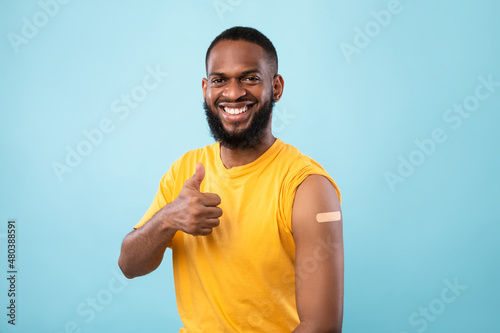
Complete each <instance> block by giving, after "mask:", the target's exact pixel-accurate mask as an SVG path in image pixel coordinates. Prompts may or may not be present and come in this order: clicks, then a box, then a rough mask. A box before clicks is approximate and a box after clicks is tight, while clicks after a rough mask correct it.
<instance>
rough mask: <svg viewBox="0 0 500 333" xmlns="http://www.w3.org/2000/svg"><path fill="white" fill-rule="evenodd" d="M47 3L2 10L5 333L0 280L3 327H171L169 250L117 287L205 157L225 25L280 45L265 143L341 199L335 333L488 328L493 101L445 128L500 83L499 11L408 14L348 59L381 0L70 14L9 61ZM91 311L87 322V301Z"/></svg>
mask: <svg viewBox="0 0 500 333" xmlns="http://www.w3.org/2000/svg"><path fill="white" fill-rule="evenodd" d="M42 2H43V3H45V2H50V1H49V0H42ZM222 4H226V7H225V9H226V11H223V12H222V11H220V12H217V10H216V7H217V6H223V5H222ZM40 6H41V5H40V4H39V3H38V2H37V1H31V0H30V1H2V3H1V5H0V17H1V20H0V33H1V35H2V38H1V39H0V48H1V49H0V52H1V59H2V61H1V72H0V75H1V90H0V97H1V98H0V110H1V118H0V119H1V120H0V135H1V140H0V145H1V163H0V186H1V188H0V191H1V192H0V221H1V229H0V241H1V243H0V248H1V251H0V262H1V266H0V267H1V269H2V274H1V276H4V275H5V274H6V273H5V272H6V270H7V268H6V267H7V266H6V264H7V258H6V257H7V255H6V232H7V230H6V225H7V220H8V219H15V220H16V221H17V225H18V261H17V264H18V270H19V274H18V281H17V283H18V285H17V288H18V292H19V293H18V295H19V297H18V299H17V306H18V308H17V315H18V317H17V325H16V326H15V327H11V325H8V324H7V317H6V316H5V313H6V312H7V310H6V306H7V304H8V303H7V302H8V298H7V295H6V294H7V289H8V286H7V281H6V279H5V278H2V279H1V282H0V295H1V298H0V305H1V307H0V308H1V309H3V310H1V311H0V315H1V316H0V318H2V319H1V324H0V327H1V331H3V332H41V333H42V332H50V333H60V332H70V331H71V330H66V331H65V326H66V325H68V327H70V326H71V325H76V326H77V327H78V329H80V330H81V332H106V333H107V332H177V331H178V329H179V327H180V326H181V322H180V320H179V318H178V315H177V308H176V303H175V295H174V292H173V287H174V286H173V278H172V270H171V258H170V256H169V254H168V253H167V255H166V258H165V259H164V261H163V263H162V265H161V266H160V268H159V269H158V270H156V271H155V272H153V273H152V274H150V275H148V276H145V277H141V278H137V279H134V280H129V281H127V282H120V281H121V280H117V279H116V277H115V274H116V273H118V272H119V269H118V266H117V258H118V255H119V251H120V245H121V241H122V239H123V237H124V236H125V235H126V234H127V233H128V232H129V231H130V230H131V228H132V226H133V225H134V224H135V223H136V222H137V221H138V220H139V219H140V218H141V216H142V214H143V213H144V212H145V210H146V209H147V207H148V206H149V204H150V202H151V200H152V198H153V196H154V194H155V192H156V190H157V187H158V182H159V180H160V177H161V176H162V175H163V173H164V172H165V171H166V170H167V169H168V168H169V167H170V164H171V163H172V162H173V161H175V160H176V159H177V158H178V157H180V156H181V154H183V153H184V152H186V151H187V150H190V149H193V148H197V147H200V146H203V145H206V144H210V143H212V142H213V141H212V139H211V137H210V135H209V132H208V129H207V125H206V121H205V117H204V114H203V110H202V107H201V103H202V94H201V79H202V77H204V75H205V73H204V55H205V51H206V48H207V47H208V45H209V44H210V42H211V40H212V39H213V38H214V37H215V36H216V35H217V34H219V33H220V32H221V31H223V30H224V29H226V28H228V27H231V26H234V25H244V26H253V27H255V28H257V29H259V30H261V31H262V32H263V33H265V34H266V35H267V36H268V37H269V38H270V39H271V40H272V41H273V43H274V44H275V46H276V48H277V51H278V55H279V61H280V64H279V66H280V68H279V72H280V73H281V74H282V75H283V77H284V79H285V91H284V96H283V98H282V100H281V101H280V102H279V103H278V104H277V105H276V109H275V121H274V125H275V135H276V136H278V137H280V138H281V139H282V140H283V141H285V142H288V143H290V144H292V145H295V146H296V147H298V148H299V149H300V150H301V151H302V152H303V153H305V154H307V155H309V156H311V157H313V158H314V159H316V160H317V161H318V162H320V163H321V164H322V165H323V166H324V167H325V169H326V170H327V171H328V172H329V173H330V174H331V175H332V176H333V178H334V179H335V180H336V181H337V183H338V185H339V187H340V189H341V192H342V195H343V197H342V198H343V201H342V203H343V205H342V208H343V212H344V240H345V260H346V271H345V315H344V332H348V333H351V332H352V333H357V332H375V333H378V332H384V333H402V332H407V333H413V332H429V333H430V332H493V331H495V330H496V329H497V327H498V324H497V320H494V318H496V317H498V311H499V307H498V299H499V298H500V292H499V287H498V281H499V278H500V266H499V265H498V262H499V248H500V246H499V245H498V239H499V231H500V227H499V222H500V218H499V217H498V216H499V214H498V212H497V211H496V207H497V206H496V205H497V204H498V203H497V201H498V199H499V195H498V188H499V186H500V178H499V176H498V170H500V159H499V143H500V131H499V130H498V128H499V127H498V124H499V121H500V112H499V111H500V109H499V106H500V87H495V91H493V92H491V93H490V96H489V97H488V98H486V99H484V100H482V101H480V105H479V106H478V107H477V109H476V110H475V111H473V112H471V114H470V116H469V117H468V118H466V119H463V121H462V123H461V125H460V126H459V127H458V128H456V129H454V128H453V127H452V125H453V124H454V123H453V122H447V121H445V119H444V118H443V116H444V115H445V113H446V111H447V109H449V108H451V107H453V105H454V104H455V103H462V102H463V101H464V99H466V98H467V97H468V96H470V95H473V94H474V93H475V89H476V87H477V86H478V85H479V84H480V81H479V79H478V78H479V77H481V76H482V77H483V78H485V79H487V78H488V77H489V76H491V77H492V80H493V81H495V82H500V63H499V60H498V59H500V42H499V39H498V38H499V37H498V36H499V35H498V34H499V32H500V24H499V22H500V21H499V18H500V2H498V1H494V0H489V1H487V0H482V1H472V0H466V1H460V2H456V1H439V2H436V1H429V0H414V1H410V0H401V2H400V9H402V11H400V12H399V13H398V14H393V15H392V17H391V20H390V22H389V23H388V24H386V26H385V27H381V28H380V31H379V32H377V31H376V30H372V32H371V34H372V35H373V36H374V37H372V38H370V39H371V42H370V43H369V45H367V46H366V47H364V48H360V49H359V53H355V54H353V55H352V57H350V58H349V57H346V56H345V55H344V54H343V52H342V50H341V47H340V46H341V43H343V42H344V43H349V44H351V45H354V39H355V35H356V32H355V28H356V27H359V28H360V29H365V27H366V25H368V27H370V24H372V23H370V22H371V21H374V18H373V16H372V14H371V12H372V11H376V12H379V11H380V10H383V9H387V6H388V1H386V0H377V1H363V2H353V1H314V2H312V1H311V2H307V1H284V0H282V1H274V2H268V1H249V0H242V1H239V0H232V1H229V0H221V1H212V0H207V1H203V0H198V1H131V2H127V3H123V2H121V1H116V0H115V1H106V2H101V1H70V2H69V3H68V4H64V5H62V4H61V5H59V9H58V12H57V13H56V14H55V15H54V17H51V18H50V19H49V20H48V22H46V24H45V25H44V26H43V27H40V28H39V30H38V33H37V34H36V36H34V37H33V38H29V39H27V43H26V44H21V45H19V46H18V52H15V47H13V45H12V43H11V42H10V41H9V37H8V36H9V34H10V33H15V34H18V35H21V34H22V28H23V24H24V23H23V17H26V18H27V19H28V20H30V21H33V15H37V13H39V12H40V11H41V10H42V9H41V7H40ZM221 8H222V7H221ZM42 15H43V14H42ZM38 19H40V17H39V18H38ZM41 19H43V17H42V18H41ZM42 23H43V22H42ZM372 25H373V24H372ZM379 27H380V25H379ZM372 28H373V27H372ZM375 28H376V27H375ZM348 58H349V60H350V61H348ZM157 66H158V68H160V69H161V70H162V71H164V72H167V73H168V76H167V77H166V78H164V80H163V81H162V82H161V83H160V84H159V85H158V87H157V88H156V89H154V90H152V91H149V92H148V95H147V97H146V98H145V99H144V101H142V102H141V103H139V105H138V107H137V108H136V109H134V110H132V111H131V112H130V114H129V115H128V117H125V119H121V118H120V117H119V114H116V113H113V111H112V107H111V104H112V103H113V101H115V100H116V99H120V96H121V95H122V94H130V92H131V90H132V89H133V88H134V87H137V86H138V85H140V84H142V80H143V77H144V76H145V75H146V74H147V70H146V68H148V67H149V68H153V69H154V68H156V67H157ZM482 91H483V92H485V91H487V90H484V89H483V90H482ZM469 100H470V99H469ZM277 114H280V115H281V118H280V117H277ZM105 118H108V119H110V121H112V124H113V126H114V130H113V131H112V132H111V133H109V134H105V135H104V138H103V140H102V142H101V143H100V144H99V145H98V146H96V147H94V148H93V150H92V152H91V153H90V154H89V155H88V156H87V157H84V158H83V160H82V162H81V164H79V165H78V166H77V167H75V168H74V170H73V172H72V173H65V174H63V176H62V181H61V182H60V181H59V180H58V178H57V176H56V174H55V172H54V171H53V168H52V163H53V162H55V161H56V162H59V163H65V157H66V148H65V147H66V146H70V147H72V148H73V149H75V147H76V146H77V145H78V143H80V142H81V141H82V140H85V137H84V136H83V134H82V131H83V130H91V129H95V128H97V127H98V125H99V122H100V121H101V120H102V119H105ZM436 128H440V129H442V131H443V132H444V133H445V135H446V140H445V141H444V142H441V143H437V144H435V148H434V151H433V152H432V153H431V154H429V155H428V156H425V160H424V161H420V162H422V163H421V165H419V166H417V167H415V168H414V170H413V172H411V174H410V175H408V177H405V178H404V182H399V183H397V184H395V185H394V186H393V188H391V186H390V185H389V183H388V182H387V180H386V177H385V173H386V172H391V173H393V174H397V173H398V166H399V164H400V160H399V159H398V158H399V156H400V155H401V156H403V157H404V158H406V159H408V158H409V157H410V155H411V154H412V153H413V156H414V158H417V157H418V153H416V152H415V151H417V150H418V147H417V145H416V144H415V143H414V141H415V140H424V139H427V138H430V137H431V133H432V131H433V130H434V129H436ZM415 156H416V157H415ZM421 156H424V155H421ZM264 190H265V189H264V188H263V191H264ZM455 279H456V281H458V283H459V284H460V285H462V286H466V287H467V288H466V289H465V290H462V291H461V292H460V294H459V295H458V296H457V297H455V299H454V301H453V302H451V303H449V304H445V303H443V302H442V301H441V300H440V299H441V293H442V292H443V291H444V290H445V288H446V282H445V280H448V281H449V282H451V283H453V282H454V281H455ZM110 284H111V285H110ZM125 284H126V285H125ZM110 290H113V292H111V291H110ZM109 295H111V297H112V298H111V299H110V298H109V297H108V296H109ZM446 295H448V296H452V295H453V294H451V293H449V292H448V294H446ZM96 297H101V300H104V301H105V303H106V304H104V305H102V307H99V310H100V311H96V310H92V308H91V307H90V306H88V305H87V302H88V300H89V299H92V298H96ZM107 297H108V298H107ZM440 304H445V308H444V309H443V308H440V307H439V305H440ZM429 306H434V312H438V314H437V315H435V316H434V315H433V320H423V319H422V318H425V317H422V316H420V315H418V311H419V308H425V307H429ZM78 309H80V311H78ZM413 313H417V317H415V318H417V319H419V320H420V322H419V323H418V324H416V323H415V322H411V321H410V320H409V317H410V316H411V315H412V314H413ZM431 314H432V312H431ZM422 320H423V321H424V322H425V325H424V323H422ZM71 322H73V323H74V324H72V323H71ZM68 323H69V324H68Z"/></svg>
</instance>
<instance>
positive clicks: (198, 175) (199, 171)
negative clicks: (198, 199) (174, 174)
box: [188, 163, 205, 191]
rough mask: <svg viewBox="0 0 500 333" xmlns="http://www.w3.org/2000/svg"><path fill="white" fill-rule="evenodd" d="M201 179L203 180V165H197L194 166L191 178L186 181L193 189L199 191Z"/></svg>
mask: <svg viewBox="0 0 500 333" xmlns="http://www.w3.org/2000/svg"><path fill="white" fill-rule="evenodd" d="M203 178H205V167H204V166H203V163H198V164H196V167H195V171H194V175H193V177H191V178H190V179H189V180H188V181H189V183H190V185H191V186H192V187H193V188H195V189H196V190H197V191H199V190H200V186H201V182H202V181H203Z"/></svg>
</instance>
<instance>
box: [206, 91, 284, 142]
mask: <svg viewBox="0 0 500 333" xmlns="http://www.w3.org/2000/svg"><path fill="white" fill-rule="evenodd" d="M273 107H274V103H271V101H270V100H269V101H266V102H265V103H264V104H262V107H261V108H260V109H259V110H257V111H256V112H255V114H254V115H253V118H252V121H251V122H250V126H248V128H246V129H244V130H242V131H240V132H237V133H230V132H228V131H226V129H225V128H224V126H223V125H222V121H221V120H220V117H219V116H218V115H217V113H216V112H215V111H214V110H213V109H212V108H211V107H210V106H208V105H207V102H206V101H204V102H203V108H204V109H205V115H206V116H207V122H208V126H209V127H210V132H211V134H212V136H213V138H214V139H215V141H220V143H221V145H223V146H224V147H226V148H228V149H231V150H233V149H248V148H253V147H256V146H257V144H258V142H259V140H260V139H261V138H262V135H263V134H264V131H265V130H266V128H267V126H268V125H269V121H270V120H271V114H272V113H273ZM222 112H223V111H222Z"/></svg>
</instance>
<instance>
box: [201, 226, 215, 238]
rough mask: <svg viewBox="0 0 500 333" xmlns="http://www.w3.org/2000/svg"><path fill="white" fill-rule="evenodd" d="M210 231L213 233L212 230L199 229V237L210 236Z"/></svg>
mask: <svg viewBox="0 0 500 333" xmlns="http://www.w3.org/2000/svg"><path fill="white" fill-rule="evenodd" d="M212 231H213V229H212V228H201V229H200V235H201V236H206V235H210V234H211V233H212Z"/></svg>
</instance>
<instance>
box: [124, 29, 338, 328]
mask: <svg viewBox="0 0 500 333" xmlns="http://www.w3.org/2000/svg"><path fill="white" fill-rule="evenodd" d="M206 70H207V78H204V79H203V80H202V89H203V97H204V100H205V103H204V108H205V113H206V117H207V121H208V124H209V127H210V130H211V132H212V135H213V137H214V138H215V140H216V141H217V142H216V143H214V144H212V145H209V146H206V147H204V148H200V149H196V150H193V151H189V152H188V153H186V154H185V155H184V156H182V157H181V158H180V159H179V160H177V161H176V162H175V163H174V164H172V166H171V168H170V170H169V171H167V173H165V175H164V176H163V178H162V179H161V181H160V186H159V189H158V192H157V193H156V196H155V198H154V200H153V203H152V204H151V206H150V207H149V209H148V210H147V212H146V213H145V215H144V216H143V218H142V219H141V220H140V221H139V223H138V224H137V225H136V226H135V227H134V230H133V231H132V232H130V233H129V234H128V235H127V236H126V237H125V239H124V240H123V244H122V249H121V254H120V258H119V265H120V268H121V269H122V271H123V273H124V275H125V276H126V277H128V278H134V277H137V276H141V275H145V274H148V273H150V272H152V271H153V270H155V269H156V268H157V267H158V266H159V265H160V263H161V261H162V259H163V256H164V253H165V251H166V249H167V247H168V248H170V249H171V250H172V257H173V266H174V267H173V268H174V280H175V291H176V297H177V305H178V311H179V315H180V318H181V320H182V322H183V324H184V327H182V328H181V329H180V332H190V333H194V332H292V331H293V332H295V333H298V332H341V331H342V316H343V294H344V293H343V290H344V253H343V237H342V214H341V209H340V193H339V191H338V188H337V186H336V184H335V182H334V181H333V179H332V178H331V177H330V176H329V175H328V174H327V172H326V171H325V170H324V169H323V168H322V167H321V166H320V165H319V164H317V163H316V162H315V161H314V160H312V159H311V158H309V157H307V156H305V155H303V154H301V153H300V152H299V151H298V150H297V149H296V148H294V147H292V146H290V145H288V144H286V143H284V142H282V141H281V140H279V139H277V138H275V137H274V136H273V134H272V130H271V117H272V110H273V106H274V103H275V102H278V101H279V100H280V98H281V96H282V93H283V87H284V80H283V78H282V76H281V75H279V74H278V58H277V54H276V50H275V48H274V46H273V44H272V43H271V41H270V40H269V39H268V38H267V37H265V36H264V35H263V34H261V33H260V32H259V31H257V30H255V29H253V28H245V27H234V28H231V29H228V30H226V31H224V32H223V33H221V34H220V35H219V36H218V37H216V38H215V39H214V41H213V42H212V44H211V45H210V47H209V48H208V50H207V54H206Z"/></svg>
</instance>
